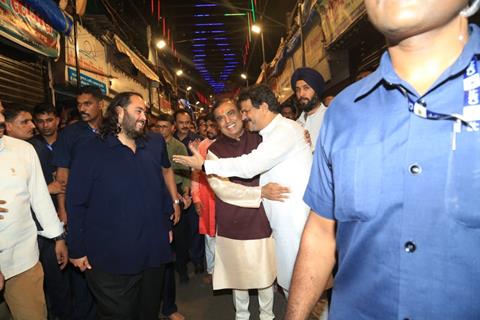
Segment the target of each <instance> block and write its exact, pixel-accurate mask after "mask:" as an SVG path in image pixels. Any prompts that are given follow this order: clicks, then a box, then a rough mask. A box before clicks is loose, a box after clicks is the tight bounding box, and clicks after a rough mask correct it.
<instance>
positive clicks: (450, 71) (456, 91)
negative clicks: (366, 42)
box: [286, 0, 480, 320]
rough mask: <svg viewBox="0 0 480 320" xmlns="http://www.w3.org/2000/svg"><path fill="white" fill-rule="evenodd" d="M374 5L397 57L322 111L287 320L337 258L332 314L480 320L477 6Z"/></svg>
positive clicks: (304, 305) (378, 1)
mask: <svg viewBox="0 0 480 320" xmlns="http://www.w3.org/2000/svg"><path fill="white" fill-rule="evenodd" d="M472 3H474V4H472ZM365 4H366V8H367V12H368V15H369V17H370V20H371V21H372V23H373V24H374V25H375V26H376V27H377V29H379V30H380V31H381V32H382V33H383V34H384V35H385V36H386V38H387V43H388V52H387V53H385V54H384V55H383V57H382V60H381V62H380V66H379V68H378V69H377V70H376V71H375V72H374V73H372V74H371V75H369V76H368V77H366V78H364V79H362V80H361V81H359V82H357V83H355V84H353V85H352V86H350V87H349V88H347V89H346V90H344V91H343V92H342V93H341V94H340V95H338V96H337V98H336V99H335V101H334V102H333V103H332V105H331V107H330V108H329V111H327V114H326V117H325V122H324V125H323V127H322V130H321V135H320V139H319V142H318V144H317V148H316V153H315V159H314V164H313V167H312V171H311V176H310V182H309V184H308V187H307V190H306V192H305V197H304V199H305V202H306V203H307V204H308V205H309V206H310V207H311V208H312V212H311V213H310V216H309V220H308V222H307V225H306V227H305V230H304V233H303V237H302V242H301V249H300V251H299V255H298V257H297V262H296V266H295V272H294V277H293V284H292V287H291V296H290V300H289V305H288V310H287V316H286V319H288V320H292V319H305V318H306V317H307V316H308V311H309V309H310V308H311V307H312V306H313V304H314V303H315V301H316V299H318V296H319V295H320V293H321V292H322V291H323V288H324V286H325V284H326V282H327V279H328V276H329V274H330V273H331V271H332V268H333V266H334V265H335V262H337V263H338V272H337V273H336V277H335V284H334V290H333V296H332V304H331V309H330V310H331V311H330V315H329V319H330V320H337V319H382V320H389V319H479V318H480V304H478V301H477V300H478V298H477V297H478V295H479V294H480V259H479V258H478V255H477V254H476V253H477V251H478V248H479V247H480V211H479V210H480V209H479V205H480V200H479V199H480V198H479V194H480V183H479V181H480V178H479V176H478V172H479V170H480V126H479V120H480V105H479V99H478V97H479V94H478V93H479V87H480V76H479V73H478V68H479V65H478V62H477V57H478V55H479V54H480V30H479V28H478V27H477V26H474V25H470V26H469V25H468V21H467V16H469V15H470V14H472V11H474V10H472V8H473V9H475V4H476V5H478V1H473V2H472V1H470V2H469V1H467V0H451V1H435V0H424V1H399V0H366V1H365ZM469 4H471V5H472V6H473V7H468V5H469ZM335 252H337V254H338V256H337V258H336V256H335ZM336 259H337V261H336Z"/></svg>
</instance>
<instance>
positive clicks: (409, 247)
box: [405, 241, 417, 253]
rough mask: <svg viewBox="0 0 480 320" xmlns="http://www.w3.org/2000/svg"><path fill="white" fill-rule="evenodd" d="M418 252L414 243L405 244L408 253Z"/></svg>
mask: <svg viewBox="0 0 480 320" xmlns="http://www.w3.org/2000/svg"><path fill="white" fill-rule="evenodd" d="M415 250H417V246H416V245H415V243H413V242H412V241H407V242H405V251H406V252H408V253H413V252H415Z"/></svg>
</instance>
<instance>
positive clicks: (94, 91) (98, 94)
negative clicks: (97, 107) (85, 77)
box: [77, 86, 103, 101]
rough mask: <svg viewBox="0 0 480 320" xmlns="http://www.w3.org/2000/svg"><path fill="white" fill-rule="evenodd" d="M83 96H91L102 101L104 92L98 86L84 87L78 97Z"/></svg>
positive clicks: (79, 90)
mask: <svg viewBox="0 0 480 320" xmlns="http://www.w3.org/2000/svg"><path fill="white" fill-rule="evenodd" d="M81 94H91V95H92V96H93V97H94V98H95V99H97V100H99V101H100V100H102V99H103V93H102V90H101V89H100V88H99V87H97V86H83V87H80V89H78V90H77V96H79V95H81Z"/></svg>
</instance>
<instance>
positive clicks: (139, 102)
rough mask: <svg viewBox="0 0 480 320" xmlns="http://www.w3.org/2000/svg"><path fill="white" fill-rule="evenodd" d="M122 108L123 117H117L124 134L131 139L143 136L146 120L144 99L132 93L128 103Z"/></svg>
mask: <svg viewBox="0 0 480 320" xmlns="http://www.w3.org/2000/svg"><path fill="white" fill-rule="evenodd" d="M123 110H124V112H123V118H122V119H120V118H119V120H120V122H121V128H122V131H123V132H124V133H125V135H126V136H127V137H129V138H131V139H136V138H140V137H142V136H144V135H145V124H146V122H147V115H146V112H147V107H146V105H145V101H143V99H142V98H141V97H139V96H137V95H132V96H131V97H130V104H129V105H128V106H127V107H126V108H124V109H123Z"/></svg>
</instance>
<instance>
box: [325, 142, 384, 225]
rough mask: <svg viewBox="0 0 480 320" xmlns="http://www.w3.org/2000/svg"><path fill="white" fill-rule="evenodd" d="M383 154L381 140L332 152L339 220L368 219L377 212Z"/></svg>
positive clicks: (336, 212)
mask: <svg viewBox="0 0 480 320" xmlns="http://www.w3.org/2000/svg"><path fill="white" fill-rule="evenodd" d="M382 157H383V144H382V143H377V144H371V145H363V146H358V147H353V148H347V149H342V150H339V151H337V152H336V153H335V154H334V155H332V163H333V177H334V192H335V218H336V219H337V220H338V221H368V220H370V219H372V218H373V217H374V216H375V215H376V213H377V210H378V207H379V203H380V199H381V191H382V175H383V161H382V160H383V159H382Z"/></svg>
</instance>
